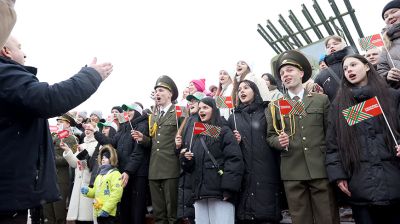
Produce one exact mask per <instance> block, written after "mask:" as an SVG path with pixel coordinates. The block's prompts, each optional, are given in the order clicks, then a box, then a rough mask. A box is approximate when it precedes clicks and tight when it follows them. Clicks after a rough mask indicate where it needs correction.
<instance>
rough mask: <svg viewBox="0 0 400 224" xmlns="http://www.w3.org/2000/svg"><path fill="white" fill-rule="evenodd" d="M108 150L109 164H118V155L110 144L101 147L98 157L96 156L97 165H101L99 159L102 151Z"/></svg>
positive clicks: (101, 156) (115, 165)
mask: <svg viewBox="0 0 400 224" xmlns="http://www.w3.org/2000/svg"><path fill="white" fill-rule="evenodd" d="M106 151H108V152H110V155H111V156H110V164H111V166H113V167H117V166H118V156H117V151H116V150H115V149H114V148H113V147H112V146H111V145H104V146H103V147H101V149H100V152H99V157H98V158H97V161H98V163H99V166H101V159H102V158H103V153H104V152H106Z"/></svg>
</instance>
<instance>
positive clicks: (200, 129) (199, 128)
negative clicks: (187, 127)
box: [193, 122, 221, 138]
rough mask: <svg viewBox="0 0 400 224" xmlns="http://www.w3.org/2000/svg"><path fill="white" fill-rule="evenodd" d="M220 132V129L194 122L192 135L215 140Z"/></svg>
mask: <svg viewBox="0 0 400 224" xmlns="http://www.w3.org/2000/svg"><path fill="white" fill-rule="evenodd" d="M220 132H221V127H218V126H214V125H210V124H204V123H202V122H195V123H194V129H193V134H195V135H199V134H200V135H207V136H210V137H213V138H217V137H218V136H219V134H220Z"/></svg>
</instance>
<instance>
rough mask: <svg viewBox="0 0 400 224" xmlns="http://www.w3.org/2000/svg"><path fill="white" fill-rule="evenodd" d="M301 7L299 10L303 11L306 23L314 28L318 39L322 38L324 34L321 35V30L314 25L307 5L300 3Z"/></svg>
mask: <svg viewBox="0 0 400 224" xmlns="http://www.w3.org/2000/svg"><path fill="white" fill-rule="evenodd" d="M301 7H302V8H303V9H302V10H301V11H302V12H303V15H304V17H306V19H307V21H308V23H309V24H310V26H311V27H312V29H313V30H314V32H315V34H316V35H317V37H318V39H322V38H324V36H323V35H322V33H321V31H320V30H319V29H318V27H317V26H316V25H315V21H314V19H313V18H312V16H311V14H310V12H309V11H308V9H307V7H306V6H305V5H304V4H301Z"/></svg>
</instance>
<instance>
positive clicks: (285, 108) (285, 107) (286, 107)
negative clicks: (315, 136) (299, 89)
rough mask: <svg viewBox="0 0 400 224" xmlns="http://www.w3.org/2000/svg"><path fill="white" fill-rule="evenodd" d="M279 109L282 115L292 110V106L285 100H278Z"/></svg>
mask: <svg viewBox="0 0 400 224" xmlns="http://www.w3.org/2000/svg"><path fill="white" fill-rule="evenodd" d="M278 105H279V110H280V111H281V114H282V115H288V114H289V113H290V111H292V109H293V107H292V105H290V103H289V102H288V101H287V100H283V99H282V100H278Z"/></svg>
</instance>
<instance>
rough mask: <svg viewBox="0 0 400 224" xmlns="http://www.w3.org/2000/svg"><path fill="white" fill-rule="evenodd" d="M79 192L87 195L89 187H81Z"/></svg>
mask: <svg viewBox="0 0 400 224" xmlns="http://www.w3.org/2000/svg"><path fill="white" fill-rule="evenodd" d="M81 193H82V194H84V195H87V193H89V188H88V187H81Z"/></svg>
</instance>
